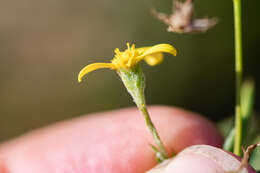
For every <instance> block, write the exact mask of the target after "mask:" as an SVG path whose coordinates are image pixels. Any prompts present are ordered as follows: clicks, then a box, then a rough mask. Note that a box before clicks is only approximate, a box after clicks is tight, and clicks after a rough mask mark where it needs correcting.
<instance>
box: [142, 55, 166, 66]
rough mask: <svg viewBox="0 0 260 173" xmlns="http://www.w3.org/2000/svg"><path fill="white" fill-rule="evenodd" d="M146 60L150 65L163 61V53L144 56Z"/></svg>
mask: <svg viewBox="0 0 260 173" xmlns="http://www.w3.org/2000/svg"><path fill="white" fill-rule="evenodd" d="M144 60H145V62H146V63H147V64H148V65H150V66H155V65H158V64H160V63H161V62H162V61H163V54H162V53H153V54H150V55H147V56H145V57H144Z"/></svg>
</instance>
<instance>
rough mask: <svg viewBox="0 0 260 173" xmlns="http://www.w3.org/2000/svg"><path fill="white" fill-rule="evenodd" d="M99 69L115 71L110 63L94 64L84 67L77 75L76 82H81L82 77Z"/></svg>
mask: <svg viewBox="0 0 260 173" xmlns="http://www.w3.org/2000/svg"><path fill="white" fill-rule="evenodd" d="M100 68H110V69H115V67H114V65H113V64H111V63H94V64H89V65H87V66H86V67H84V68H83V69H82V70H81V71H80V72H79V74H78V82H81V81H82V78H83V76H85V75H86V74H87V73H89V72H92V71H94V70H97V69H100Z"/></svg>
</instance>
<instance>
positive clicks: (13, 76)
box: [0, 0, 260, 140]
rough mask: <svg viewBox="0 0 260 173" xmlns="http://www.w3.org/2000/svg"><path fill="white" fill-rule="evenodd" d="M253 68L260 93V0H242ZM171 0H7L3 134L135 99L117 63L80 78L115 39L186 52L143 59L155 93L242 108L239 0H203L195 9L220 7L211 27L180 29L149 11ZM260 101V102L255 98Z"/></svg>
mask: <svg viewBox="0 0 260 173" xmlns="http://www.w3.org/2000/svg"><path fill="white" fill-rule="evenodd" d="M243 3H244V4H243V10H244V11H243V12H244V13H243V14H244V15H243V18H244V20H243V24H244V25H243V34H244V35H243V39H244V58H245V61H244V63H245V74H246V75H250V76H253V77H254V78H255V80H256V93H257V96H256V99H258V98H259V97H258V96H259V93H260V92H257V91H258V90H260V87H259V86H258V81H260V76H259V72H260V70H259V67H258V64H259V62H260V60H259V58H258V57H257V55H258V54H259V53H260V52H259V51H260V49H259V48H258V47H257V42H259V40H260V38H259V30H257V28H259V23H258V22H257V21H258V18H257V13H256V7H257V5H256V4H259V1H258V0H251V1H243ZM153 7H154V8H156V9H158V11H163V12H168V13H169V12H170V11H171V7H172V2H171V0H164V1H156V0H142V1H140V0H131V1H122V0H97V1H90V0H77V1H69V0H56V1H53V0H45V1H33V0H12V1H4V2H2V3H1V6H0V38H1V39H0V58H1V64H0V84H1V85H0V98H1V99H0V105H1V106H0V140H5V139H7V138H10V137H13V136H17V135H20V134H22V133H24V132H25V131H28V130H31V129H33V128H37V127H41V126H44V125H47V124H49V123H52V122H56V121H60V120H63V119H68V118H72V117H76V116H80V115H82V114H85V113H91V112H96V111H104V110H109V109H117V108H121V107H126V106H132V105H134V104H133V103H132V100H131V98H130V96H129V95H128V93H127V92H126V90H125V88H124V87H123V84H122V83H121V82H120V80H119V77H118V76H117V75H116V73H115V72H114V71H109V70H100V71H97V72H93V73H91V74H89V76H88V79H87V80H84V82H83V83H81V84H78V83H77V73H78V72H79V70H80V69H81V68H82V67H83V66H85V65H87V64H89V63H92V62H103V61H109V60H110V59H111V58H112V57H113V50H114V48H116V47H119V48H121V49H124V48H125V47H126V45H125V43H126V42H127V41H129V42H130V43H136V46H137V47H141V46H147V45H153V44H157V43H163V42H164V43H171V44H173V45H174V46H175V47H176V48H177V50H178V56H177V57H172V56H168V55H167V56H166V58H165V61H164V63H162V64H161V65H159V66H156V67H152V68H150V67H148V66H147V65H145V64H143V65H144V72H145V74H146V77H147V90H146V95H147V102H148V103H149V104H167V105H172V106H179V107H184V108H186V109H190V110H193V111H196V112H200V113H202V114H204V115H205V116H207V117H208V118H210V119H212V120H220V119H223V118H224V117H227V116H229V115H231V114H232V113H233V110H234V108H233V107H234V94H235V91H234V72H233V68H234V61H233V59H234V58H233V57H234V51H233V47H234V44H233V20H232V17H233V11H232V1H231V0H230V1H224V0H221V1H208V0H200V1H196V4H195V15H196V16H199V17H203V16H216V17H218V19H219V23H218V25H217V26H216V27H214V28H213V29H211V30H209V31H208V32H207V33H205V34H188V35H179V34H174V33H168V32H166V26H165V25H164V24H162V23H160V22H159V21H158V20H156V19H155V18H154V17H152V16H151V14H150V9H151V8H153ZM255 108H256V109H259V108H260V102H259V101H256V106H255Z"/></svg>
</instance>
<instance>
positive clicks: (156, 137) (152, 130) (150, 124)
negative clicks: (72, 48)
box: [139, 105, 168, 161]
mask: <svg viewBox="0 0 260 173" xmlns="http://www.w3.org/2000/svg"><path fill="white" fill-rule="evenodd" d="M139 109H140V110H141V111H142V114H143V116H144V120H145V124H146V126H147V128H148V129H149V131H150V133H151V134H152V135H153V138H154V142H155V143H156V145H157V147H158V151H159V152H160V156H158V155H157V157H159V158H160V160H162V161H163V160H165V159H167V158H168V154H167V152H166V149H165V147H164V145H163V143H162V140H161V138H160V136H159V134H158V132H157V130H156V128H155V126H154V124H153V122H152V120H151V118H150V115H149V113H148V111H147V108H146V105H142V107H141V108H139Z"/></svg>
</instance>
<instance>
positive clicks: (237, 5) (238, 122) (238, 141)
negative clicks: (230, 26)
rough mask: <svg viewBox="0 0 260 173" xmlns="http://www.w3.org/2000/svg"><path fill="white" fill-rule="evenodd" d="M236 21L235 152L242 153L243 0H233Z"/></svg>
mask: <svg viewBox="0 0 260 173" xmlns="http://www.w3.org/2000/svg"><path fill="white" fill-rule="evenodd" d="M233 6H234V22H235V27H234V30H235V72H236V109H235V131H236V132H235V133H236V136H235V143H234V153H235V154H236V155H238V156H240V155H241V145H242V115H241V97H240V91H241V83H242V72H243V67H242V22H241V0H233Z"/></svg>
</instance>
